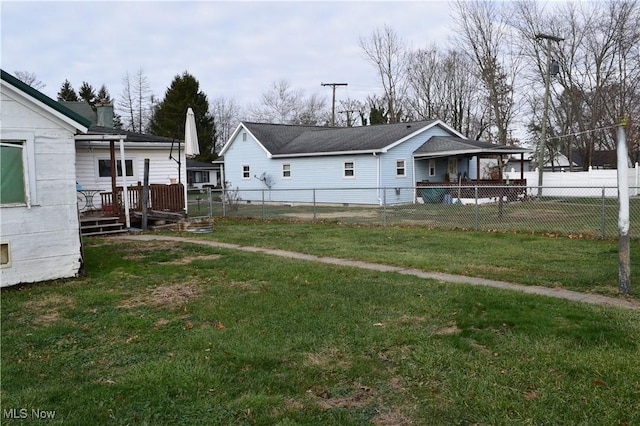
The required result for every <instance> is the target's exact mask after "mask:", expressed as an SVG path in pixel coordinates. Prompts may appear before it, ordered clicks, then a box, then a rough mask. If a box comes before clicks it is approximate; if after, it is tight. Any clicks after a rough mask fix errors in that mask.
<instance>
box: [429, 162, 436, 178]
mask: <svg viewBox="0 0 640 426" xmlns="http://www.w3.org/2000/svg"><path fill="white" fill-rule="evenodd" d="M435 175H436V160H435V159H433V158H432V159H431V160H429V176H435Z"/></svg>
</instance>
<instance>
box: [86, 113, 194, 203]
mask: <svg viewBox="0 0 640 426" xmlns="http://www.w3.org/2000/svg"><path fill="white" fill-rule="evenodd" d="M120 137H122V138H123V139H122V140H123V147H124V161H125V167H124V170H125V173H126V174H125V177H124V178H123V176H122V159H121V153H120V144H119V138H120ZM111 138H117V140H115V143H114V145H115V158H116V168H117V177H116V184H117V185H118V186H122V185H123V183H124V179H125V178H126V181H127V186H131V185H137V184H138V183H143V182H144V160H145V159H147V158H148V159H149V183H151V184H167V185H168V184H171V183H178V182H180V183H183V184H185V187H186V181H187V168H186V157H185V155H184V144H183V143H181V150H180V157H179V158H181V167H180V176H179V175H178V163H177V162H176V161H175V160H173V159H171V158H169V156H170V154H171V156H173V157H175V158H178V141H177V140H173V139H171V138H164V137H160V136H154V135H147V134H142V133H134V132H128V131H125V130H120V129H112V128H108V127H98V126H91V127H90V128H89V131H88V133H87V135H83V136H80V137H78V138H76V155H77V160H76V176H77V181H78V184H79V185H80V186H81V188H82V189H83V190H85V191H86V190H90V191H94V190H95V191H98V192H109V191H111V162H110V160H111V156H110V155H111V153H110V144H111V141H110V140H109V139H111ZM172 145H173V150H172V148H171V147H172ZM93 202H94V205H95V206H96V208H99V207H101V205H100V197H99V196H98V195H97V194H96V196H95V197H94V199H93Z"/></svg>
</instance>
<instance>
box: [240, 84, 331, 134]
mask: <svg viewBox="0 0 640 426" xmlns="http://www.w3.org/2000/svg"><path fill="white" fill-rule="evenodd" d="M260 99H261V103H260V104H258V105H253V106H250V107H249V115H250V119H251V120H254V121H260V122H266V123H281V124H308V125H319V124H322V125H324V124H325V123H326V119H327V117H328V115H327V114H328V112H327V108H326V100H324V99H323V98H321V97H320V96H319V95H316V94H313V95H311V96H309V97H306V96H305V93H304V90H294V89H292V88H291V86H290V84H289V82H288V81H286V80H280V81H276V82H273V83H272V84H271V87H270V88H269V90H267V91H266V92H264V93H263V94H262V96H261V98H260Z"/></svg>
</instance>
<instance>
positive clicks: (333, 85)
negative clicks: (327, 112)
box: [320, 83, 348, 127]
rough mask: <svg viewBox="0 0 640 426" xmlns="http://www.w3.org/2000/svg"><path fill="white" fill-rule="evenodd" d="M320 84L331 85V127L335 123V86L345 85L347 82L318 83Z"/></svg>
mask: <svg viewBox="0 0 640 426" xmlns="http://www.w3.org/2000/svg"><path fill="white" fill-rule="evenodd" d="M320 85H321V86H332V87H333V98H332V99H333V100H332V102H331V127H334V126H335V125H336V86H346V85H348V83H320Z"/></svg>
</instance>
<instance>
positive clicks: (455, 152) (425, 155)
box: [413, 148, 531, 159]
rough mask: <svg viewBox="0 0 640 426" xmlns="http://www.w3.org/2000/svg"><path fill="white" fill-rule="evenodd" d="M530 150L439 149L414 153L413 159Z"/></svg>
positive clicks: (526, 150) (516, 152) (506, 153)
mask: <svg viewBox="0 0 640 426" xmlns="http://www.w3.org/2000/svg"><path fill="white" fill-rule="evenodd" d="M528 152H531V150H530V149H528V148H514V149H505V148H496V149H486V148H484V149H480V148H479V149H465V150H453V151H441V152H428V153H417V154H416V153H414V154H413V158H415V159H429V158H442V157H454V156H462V155H471V156H475V155H511V154H525V153H528Z"/></svg>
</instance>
